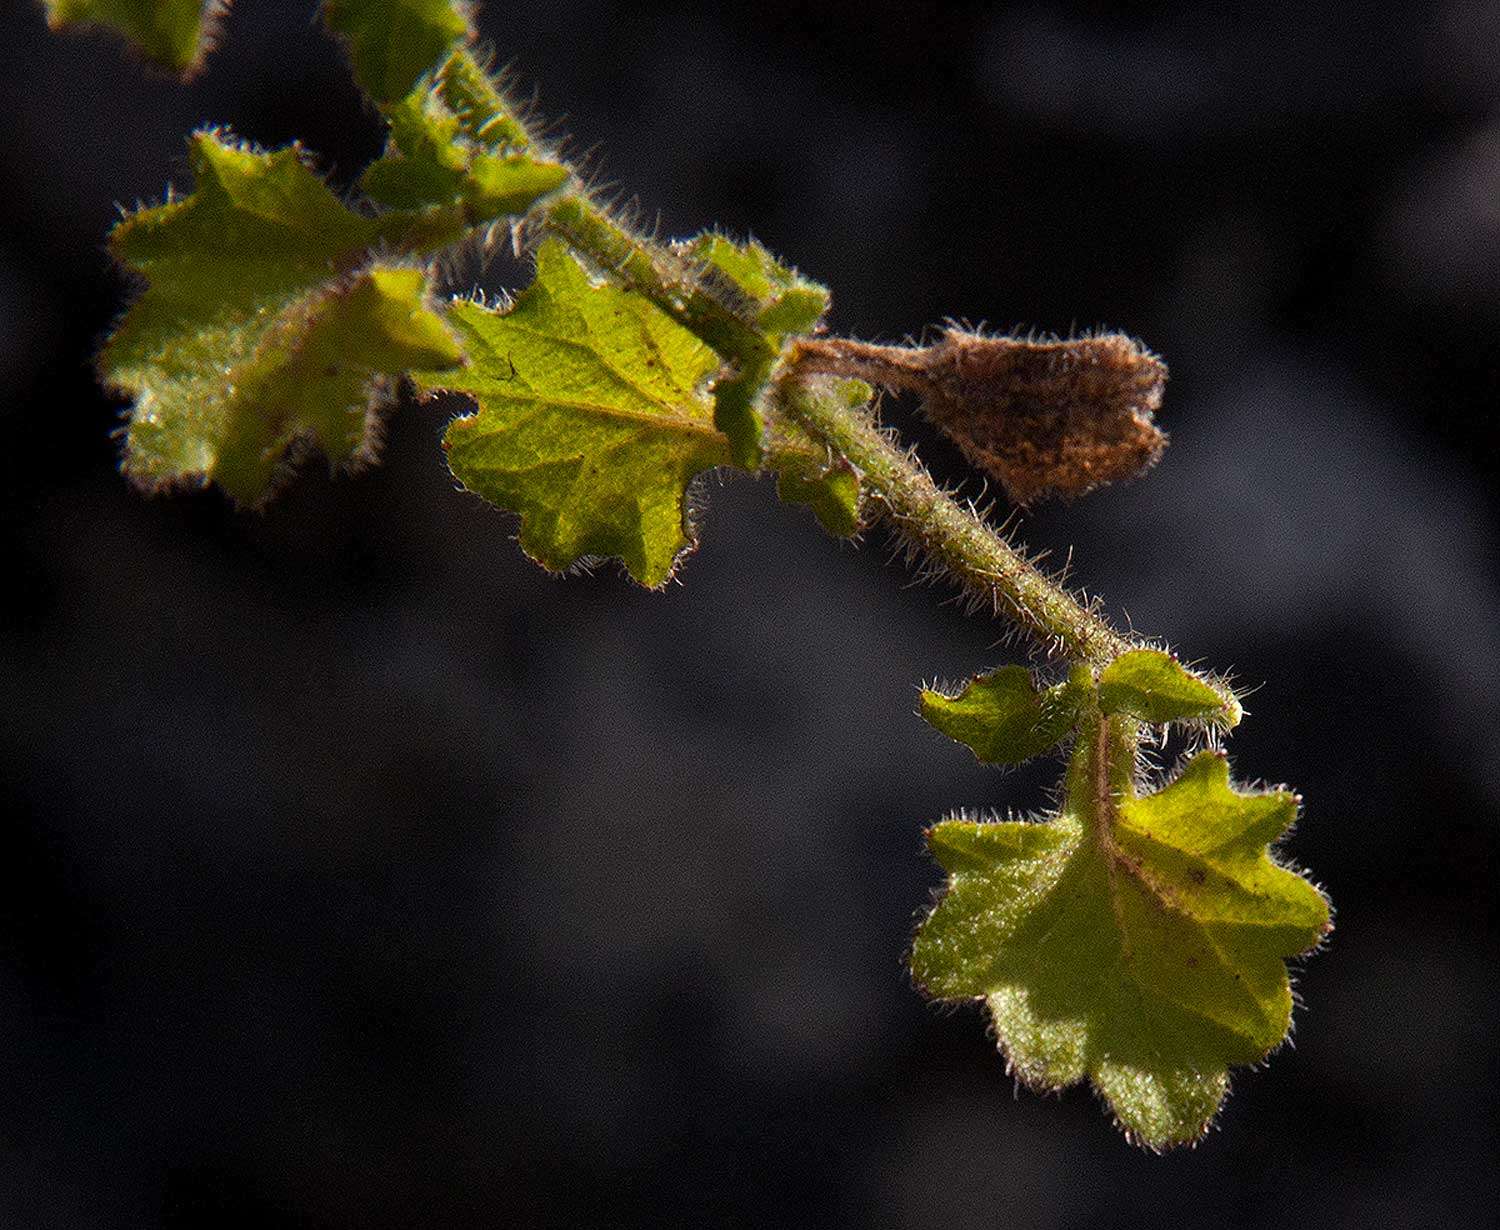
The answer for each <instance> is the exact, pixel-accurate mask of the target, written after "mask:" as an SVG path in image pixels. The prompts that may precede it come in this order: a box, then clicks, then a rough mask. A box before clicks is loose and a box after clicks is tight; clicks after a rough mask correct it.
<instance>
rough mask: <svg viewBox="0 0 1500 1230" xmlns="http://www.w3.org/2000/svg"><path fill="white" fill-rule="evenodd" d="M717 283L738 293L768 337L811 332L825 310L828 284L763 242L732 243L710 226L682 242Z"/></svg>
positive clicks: (827, 299) (775, 338) (778, 339)
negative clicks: (811, 278) (809, 276)
mask: <svg viewBox="0 0 1500 1230" xmlns="http://www.w3.org/2000/svg"><path fill="white" fill-rule="evenodd" d="M686 248H687V251H688V252H689V253H691V254H692V255H693V256H694V257H696V258H697V259H698V260H699V261H700V262H702V264H703V266H704V268H705V269H707V270H709V271H710V273H711V275H712V276H713V277H714V278H715V279H717V280H718V281H719V283H720V284H721V285H723V286H725V287H727V288H729V289H730V290H731V292H732V293H733V294H734V295H736V296H738V297H742V298H743V299H744V300H745V301H746V303H748V304H749V305H751V309H752V311H753V314H754V316H755V318H756V321H757V323H758V324H759V325H760V327H761V328H762V329H764V330H765V332H766V333H767V334H769V335H770V336H771V337H772V339H773V340H775V341H777V342H779V341H780V340H781V338H783V337H787V336H790V335H792V334H796V333H810V332H812V331H813V330H814V329H815V328H817V326H818V322H819V321H821V320H822V319H823V315H824V313H826V312H827V311H828V302H829V295H828V288H827V287H826V286H819V285H818V284H817V283H816V282H812V281H809V280H808V279H807V278H804V277H803V276H802V275H801V274H800V273H798V272H797V271H796V270H795V269H793V268H791V267H790V266H788V265H785V264H783V263H782V262H781V261H779V260H777V259H776V258H775V257H774V256H772V255H771V253H770V252H769V251H767V250H766V249H765V248H764V247H763V246H762V245H760V244H759V243H756V242H755V240H753V239H752V240H750V241H749V242H748V243H743V244H737V243H735V242H733V241H732V240H730V239H727V238H725V237H724V236H723V235H717V234H714V233H712V232H709V233H707V234H703V235H699V236H698V237H697V238H696V239H693V240H692V241H691V242H689V243H688V244H687V245H686Z"/></svg>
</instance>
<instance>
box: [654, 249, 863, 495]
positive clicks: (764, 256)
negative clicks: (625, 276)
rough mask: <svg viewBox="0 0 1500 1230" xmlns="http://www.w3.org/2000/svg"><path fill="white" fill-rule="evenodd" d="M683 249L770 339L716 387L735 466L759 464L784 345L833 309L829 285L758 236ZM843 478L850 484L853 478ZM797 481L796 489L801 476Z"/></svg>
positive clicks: (718, 416) (717, 417)
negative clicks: (768, 397)
mask: <svg viewBox="0 0 1500 1230" xmlns="http://www.w3.org/2000/svg"><path fill="white" fill-rule="evenodd" d="M679 250H680V251H682V252H685V253H686V254H687V256H688V257H689V259H691V260H693V261H695V262H696V263H697V265H698V267H699V269H700V271H701V272H702V274H703V275H704V277H705V280H706V281H707V282H708V284H709V285H710V286H711V287H713V288H714V290H715V291H717V293H718V295H719V297H720V298H721V299H723V300H726V301H727V302H728V303H729V304H730V306H731V307H732V308H733V310H734V312H735V314H736V315H737V316H739V317H740V318H741V319H743V320H746V321H747V322H749V323H750V324H752V325H753V327H754V328H755V330H756V331H757V332H758V334H759V335H760V336H761V337H762V338H763V339H764V343H765V344H764V350H763V352H761V353H758V354H756V355H753V356H742V357H741V359H740V362H739V370H738V371H737V372H736V373H735V374H734V375H733V376H732V377H730V378H728V379H723V380H720V381H719V382H718V384H717V385H716V386H715V388H714V396H715V398H716V404H715V409H714V422H715V424H716V425H717V426H718V428H719V430H720V431H722V432H724V434H725V435H727V436H728V437H729V441H730V446H731V448H732V449H733V457H734V461H735V464H736V465H740V466H744V467H745V468H747V469H756V468H758V467H759V466H760V464H761V461H762V459H763V451H762V437H763V435H764V433H765V427H766V416H765V414H764V412H763V411H762V408H761V405H760V402H761V398H762V396H763V394H764V392H765V390H766V388H767V386H768V385H769V383H770V381H771V378H772V376H773V375H774V373H775V370H776V363H777V359H778V358H779V355H780V351H781V348H782V343H783V341H784V340H785V339H786V338H787V337H789V336H791V335H792V334H797V333H806V332H809V331H810V330H812V329H814V328H816V327H817V325H818V323H819V322H820V321H821V320H822V318H823V316H824V314H825V313H826V312H827V311H828V302H829V295H828V289H827V288H826V287H823V286H819V285H818V284H817V283H816V282H810V281H808V280H807V279H806V278H804V277H802V276H801V275H800V274H799V273H798V272H797V271H796V270H795V269H792V268H791V267H790V266H788V265H784V264H782V262H780V261H778V260H777V259H776V258H775V257H774V256H772V255H771V253H770V252H769V251H767V250H766V249H765V248H764V247H762V246H761V245H760V244H758V243H756V242H755V241H754V240H753V239H752V240H750V241H749V242H747V243H744V244H737V243H734V242H733V241H732V240H730V239H727V238H726V237H725V236H723V235H717V234H714V233H712V232H708V233H705V234H702V235H698V236H697V237H695V238H694V239H692V240H689V241H687V242H686V243H684V244H682V245H680V247H679ZM840 481H841V483H842V485H843V486H845V487H847V486H848V483H847V480H840ZM792 486H793V487H795V486H796V480H795V479H793V480H792ZM825 494H826V492H825ZM830 512H833V509H831V508H830ZM835 516H836V519H838V515H837V514H835Z"/></svg>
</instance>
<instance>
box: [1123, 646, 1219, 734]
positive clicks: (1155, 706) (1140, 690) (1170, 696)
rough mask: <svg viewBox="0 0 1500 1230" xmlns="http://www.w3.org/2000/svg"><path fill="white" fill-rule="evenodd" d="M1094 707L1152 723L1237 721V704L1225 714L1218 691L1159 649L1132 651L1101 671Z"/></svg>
mask: <svg viewBox="0 0 1500 1230" xmlns="http://www.w3.org/2000/svg"><path fill="white" fill-rule="evenodd" d="M1099 706H1100V708H1102V709H1103V710H1104V712H1105V713H1129V714H1131V715H1132V716H1134V717H1138V718H1141V719H1143V720H1145V721H1147V722H1154V723H1161V722H1177V721H1183V720H1186V719H1189V718H1216V719H1218V720H1219V722H1220V723H1221V724H1222V725H1224V726H1235V725H1237V724H1238V723H1239V720H1240V708H1239V705H1238V704H1235V705H1234V706H1233V707H1232V708H1229V709H1226V708H1225V705H1224V700H1223V698H1222V697H1221V696H1220V695H1219V693H1218V692H1216V691H1214V689H1213V688H1211V687H1209V686H1208V684H1207V683H1205V682H1204V681H1203V680H1202V679H1199V678H1198V677H1197V676H1196V675H1193V674H1190V673H1189V672H1188V671H1187V670H1186V669H1185V668H1184V667H1183V665H1182V664H1181V663H1180V662H1178V661H1177V659H1176V658H1174V657H1172V656H1171V654H1166V653H1163V652H1162V651H1161V650H1159V649H1132V650H1131V651H1130V652H1129V653H1124V654H1121V655H1120V656H1119V657H1118V658H1116V659H1115V660H1114V661H1113V662H1111V663H1110V664H1109V665H1108V666H1106V667H1105V668H1104V670H1103V671H1101V672H1100V674H1099Z"/></svg>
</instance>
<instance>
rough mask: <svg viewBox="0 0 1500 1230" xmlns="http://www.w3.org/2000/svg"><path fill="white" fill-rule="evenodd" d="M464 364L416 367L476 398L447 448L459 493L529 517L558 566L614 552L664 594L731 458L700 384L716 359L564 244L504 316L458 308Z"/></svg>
mask: <svg viewBox="0 0 1500 1230" xmlns="http://www.w3.org/2000/svg"><path fill="white" fill-rule="evenodd" d="M449 319H450V322H451V323H452V324H453V325H454V327H455V328H456V329H457V331H458V333H459V335H460V338H461V340H462V341H463V344H464V349H465V351H466V353H467V354H468V357H469V364H468V366H467V367H465V368H464V369H463V370H461V371H458V372H455V373H453V374H452V375H442V374H428V373H419V374H418V376H417V379H418V381H419V383H420V384H422V385H423V386H424V387H426V388H428V389H430V390H434V391H437V390H445V389H447V390H453V391H456V392H460V393H467V394H469V395H471V396H472V397H473V398H474V400H475V401H476V402H477V403H478V406H479V409H478V412H477V413H475V414H471V415H468V416H466V417H464V418H460V419H457V420H455V421H454V422H453V423H452V424H451V425H450V426H449V428H448V433H447V436H446V437H445V439H444V445H445V447H446V448H447V449H448V464H449V466H450V467H451V469H452V470H453V473H454V475H455V476H456V477H457V478H458V479H459V481H460V482H462V483H463V485H464V486H465V487H466V488H468V489H469V490H470V491H473V492H474V493H475V494H477V495H480V496H483V497H484V498H485V499H486V500H488V501H489V502H490V503H492V504H496V505H499V506H500V507H501V508H506V509H509V510H511V511H512V512H516V513H519V514H520V516H521V534H520V540H521V546H522V548H523V549H524V550H525V551H526V553H527V554H528V555H529V556H531V557H532V558H533V559H535V560H536V561H537V562H538V563H540V564H542V565H543V566H544V567H546V568H550V569H553V570H561V569H564V568H568V567H570V566H571V565H573V564H575V563H577V562H578V561H579V560H580V559H581V558H583V557H585V556H590V555H613V556H618V557H619V558H620V559H621V560H623V561H624V563H625V567H626V568H627V570H628V571H629V573H630V575H631V576H632V577H634V578H635V579H636V580H637V581H639V582H640V583H641V584H642V585H646V586H650V587H652V588H655V587H657V586H660V585H662V584H664V583H665V582H666V581H667V580H668V579H669V578H670V577H671V575H672V572H673V569H674V568H675V566H676V563H677V560H678V557H679V556H681V555H682V553H683V552H684V551H686V550H687V549H688V548H689V547H691V546H692V545H693V541H694V539H693V531H692V526H691V525H690V523H689V521H688V517H687V509H686V506H685V493H686V487H687V485H688V483H689V482H690V481H691V480H692V478H693V476H694V475H696V474H699V473H701V472H702V471H704V470H708V469H712V468H713V467H715V466H719V465H724V464H727V463H728V461H729V445H728V441H727V440H726V439H725V438H724V436H723V435H722V434H721V433H720V432H719V431H717V430H716V429H715V428H714V425H713V402H712V399H711V398H710V397H709V395H708V394H707V393H706V392H705V385H706V383H707V381H708V380H709V379H710V377H711V376H712V375H713V374H714V372H715V371H717V369H718V366H719V362H718V357H717V356H716V355H715V354H714V352H713V351H711V350H710V349H709V348H708V347H707V346H705V345H704V344H703V343H702V342H700V341H699V340H698V339H697V338H695V337H694V336H693V335H692V334H691V333H689V332H688V331H687V330H686V329H684V328H683V327H682V326H681V325H679V324H677V323H676V322H675V321H673V320H672V319H671V318H670V317H669V316H667V315H666V313H664V312H662V311H661V310H660V309H658V308H657V307H655V306H654V305H653V304H651V303H650V302H649V301H648V300H646V299H645V298H643V297H642V296H640V295H637V294H634V293H632V292H630V291H628V290H624V289H622V288H620V287H618V286H615V285H612V284H608V283H604V284H595V283H594V282H592V281H591V280H590V279H589V276H588V274H587V273H586V272H585V270H584V269H583V267H582V266H581V265H580V264H579V263H578V262H577V261H576V260H575V259H574V258H573V257H572V256H570V255H569V254H568V252H567V250H566V248H564V246H563V245H562V244H561V243H560V242H558V241H556V240H549V241H548V242H546V243H544V244H543V245H542V247H541V250H540V251H539V252H538V253H537V274H536V281H535V282H533V283H532V285H531V286H530V287H529V288H528V289H527V290H526V291H525V293H524V294H522V295H521V297H520V298H519V299H518V300H517V301H516V303H515V305H514V306H513V307H511V308H510V309H509V310H508V311H492V310H491V309H489V308H485V307H482V306H480V305H479V304H476V303H464V302H458V303H455V304H454V305H453V306H452V309H451V312H450V318H449Z"/></svg>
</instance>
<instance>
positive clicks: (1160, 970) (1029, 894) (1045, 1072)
mask: <svg viewBox="0 0 1500 1230" xmlns="http://www.w3.org/2000/svg"><path fill="white" fill-rule="evenodd" d="M1108 722H1109V725H1110V728H1111V731H1112V733H1111V734H1110V735H1109V736H1108V737H1105V738H1098V737H1095V734H1097V727H1096V731H1095V734H1090V733H1088V732H1087V731H1085V732H1084V733H1083V734H1081V735H1080V738H1079V741H1078V744H1077V745H1076V748H1075V751H1074V753H1073V757H1072V760H1071V763H1070V766H1069V772H1068V778H1067V789H1066V795H1065V798H1064V800H1063V804H1062V807H1061V809H1060V811H1059V813H1058V814H1057V815H1055V816H1054V817H1052V818H1050V819H1049V820H1047V821H1046V822H1045V823H1022V822H1004V823H999V822H996V823H974V822H970V821H959V820H950V821H945V822H943V823H941V824H938V825H936V826H935V827H934V828H932V829H931V830H930V831H929V834H928V841H929V845H930V847H931V849H932V852H933V854H934V855H935V856H936V858H937V859H938V861H939V862H940V863H941V864H942V865H943V867H944V868H945V869H946V870H947V871H948V872H949V876H950V879H949V883H948V889H947V892H946V894H945V895H944V896H943V898H942V900H941V902H940V903H939V904H938V906H937V907H936V909H934V910H933V912H932V914H931V915H930V916H929V917H928V919H927V920H926V922H925V923H924V924H923V925H922V927H921V929H920V930H919V932H918V934H917V938H916V942H915V945H914V947H913V951H912V958H911V961H912V972H913V975H914V976H915V978H916V980H917V982H918V983H919V984H920V985H921V986H922V987H923V988H924V989H925V990H926V991H927V992H928V993H929V994H931V995H933V996H935V997H937V998H941V999H960V998H969V997H976V998H980V999H982V1000H984V1002H985V1003H986V1004H987V1005H988V1007H989V1011H990V1014H991V1016H992V1018H993V1020H994V1025H995V1032H996V1034H997V1036H998V1038H999V1041H1000V1046H1001V1048H1002V1049H1003V1050H1004V1052H1005V1054H1006V1057H1007V1059H1008V1061H1009V1063H1010V1065H1011V1067H1012V1069H1013V1070H1014V1072H1015V1073H1016V1075H1017V1076H1018V1077H1019V1078H1020V1079H1021V1080H1023V1081H1024V1082H1025V1083H1026V1084H1028V1085H1031V1086H1033V1087H1035V1088H1038V1089H1044V1090H1045V1089H1059V1088H1062V1087H1063V1086H1066V1085H1071V1084H1073V1083H1075V1082H1077V1081H1080V1080H1082V1079H1083V1078H1084V1077H1088V1078H1089V1079H1090V1080H1091V1081H1092V1082H1093V1084H1094V1086H1095V1087H1096V1088H1097V1089H1098V1090H1099V1092H1100V1093H1101V1094H1102V1095H1103V1096H1104V1097H1105V1099H1106V1100H1107V1101H1108V1103H1109V1105H1110V1108H1111V1109H1112V1110H1113V1111H1114V1113H1115V1116H1116V1118H1117V1119H1118V1120H1119V1122H1120V1124H1121V1126H1122V1127H1123V1128H1124V1129H1125V1131H1126V1132H1127V1133H1128V1134H1129V1135H1130V1136H1131V1137H1132V1138H1134V1139H1136V1140H1138V1141H1139V1142H1140V1143H1142V1144H1145V1145H1147V1146H1149V1147H1151V1148H1156V1149H1162V1148H1167V1147H1170V1146H1172V1145H1177V1144H1183V1143H1188V1142H1191V1141H1194V1140H1196V1139H1197V1138H1198V1137H1199V1136H1201V1135H1202V1134H1203V1132H1204V1131H1205V1130H1206V1129H1207V1127H1208V1125H1209V1122H1210V1121H1211V1120H1212V1118H1213V1115H1214V1113H1215V1111H1216V1110H1217V1108H1218V1106H1219V1103H1220V1102H1221V1101H1222V1099H1223V1097H1224V1093H1225V1090H1226V1088H1227V1077H1228V1070H1229V1068H1231V1067H1232V1066H1235V1065H1239V1064H1248V1063H1254V1062H1256V1061H1258V1060H1260V1059H1262V1058H1264V1057H1265V1056H1266V1055H1267V1054H1268V1053H1269V1052H1270V1051H1272V1050H1274V1049H1275V1048H1276V1047H1277V1046H1278V1045H1279V1044H1280V1043H1281V1042H1282V1040H1283V1039H1284V1038H1285V1037H1286V1035H1287V1032H1288V1029H1289V1027H1290V1022H1291V1011H1292V994H1291V988H1290V984H1289V981H1288V977H1287V971H1286V965H1285V960H1286V958H1288V957H1292V956H1296V955H1298V954H1301V953H1305V952H1307V951H1309V950H1310V949H1311V948H1313V947H1314V946H1316V945H1317V943H1318V942H1319V940H1320V939H1321V938H1322V937H1323V935H1324V934H1325V933H1326V931H1327V930H1328V929H1329V921H1328V919H1329V915H1328V905H1327V902H1326V901H1325V900H1324V898H1323V896H1322V895H1321V894H1320V893H1319V892H1318V890H1317V889H1316V888H1314V887H1313V886H1312V885H1311V884H1309V883H1308V882H1307V881H1306V880H1304V879H1303V878H1301V877H1300V876H1298V875H1297V874H1296V873H1295V872H1293V871H1290V870H1288V869H1286V868H1284V867H1282V866H1279V865H1278V864H1277V863H1276V862H1275V861H1274V860H1273V859H1272V858H1271V856H1270V853H1269V850H1268V843H1271V842H1274V841H1276V840H1277V839H1278V838H1280V837H1281V836H1282V834H1284V833H1285V831H1286V829H1287V828H1288V826H1289V825H1290V824H1291V823H1292V820H1293V819H1294V817H1295V814H1296V810H1297V803H1296V799H1295V797H1294V796H1293V795H1290V794H1287V793H1285V792H1281V791H1275V792H1269V793H1263V794H1242V793H1239V792H1237V791H1235V790H1233V789H1231V788H1230V785H1229V772H1228V767H1227V765H1226V763H1225V762H1224V760H1223V759H1222V758H1221V757H1219V756H1218V755H1216V754H1214V753H1212V752H1204V753H1201V754H1200V755H1198V756H1197V757H1195V758H1194V759H1193V760H1191V761H1189V762H1188V764H1187V765H1186V767H1185V768H1184V769H1183V771H1182V772H1181V774H1180V775H1179V776H1178V777H1177V779H1176V780H1175V781H1173V782H1172V783H1171V784H1170V785H1168V786H1166V787H1165V788H1163V789H1161V790H1160V791H1158V792H1156V793H1154V794H1149V795H1146V796H1144V797H1135V795H1134V792H1133V788H1132V786H1131V783H1130V772H1131V770H1130V768H1129V766H1124V765H1121V764H1119V763H1116V762H1115V760H1114V759H1113V758H1116V757H1121V756H1125V755H1128V754H1129V752H1128V751H1127V750H1125V749H1126V748H1127V742H1126V741H1122V740H1120V739H1119V737H1118V732H1117V731H1115V730H1114V727H1115V725H1116V724H1118V723H1122V722H1128V719H1120V718H1115V719H1108ZM1112 749H1113V750H1112Z"/></svg>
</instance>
